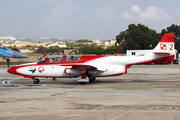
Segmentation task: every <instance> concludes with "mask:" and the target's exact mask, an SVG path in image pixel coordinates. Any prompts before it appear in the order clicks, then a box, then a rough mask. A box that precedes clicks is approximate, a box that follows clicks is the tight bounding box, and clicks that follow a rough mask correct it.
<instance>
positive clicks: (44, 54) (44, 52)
mask: <svg viewBox="0 0 180 120" xmlns="http://www.w3.org/2000/svg"><path fill="white" fill-rule="evenodd" d="M36 53H41V54H43V58H44V57H45V56H46V55H47V54H48V53H49V51H48V49H47V48H45V47H42V46H40V47H39V48H38V49H37V50H36Z"/></svg>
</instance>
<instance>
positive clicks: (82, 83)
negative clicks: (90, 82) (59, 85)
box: [79, 82, 87, 85]
mask: <svg viewBox="0 0 180 120" xmlns="http://www.w3.org/2000/svg"><path fill="white" fill-rule="evenodd" d="M79 84H81V85H85V84H87V82H79Z"/></svg>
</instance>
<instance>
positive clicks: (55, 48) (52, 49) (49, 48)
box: [48, 46, 60, 54]
mask: <svg viewBox="0 0 180 120" xmlns="http://www.w3.org/2000/svg"><path fill="white" fill-rule="evenodd" d="M58 49H60V47H59V46H50V47H48V51H49V52H50V54H53V53H56V52H57V50H58Z"/></svg>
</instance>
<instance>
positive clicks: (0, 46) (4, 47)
mask: <svg viewBox="0 0 180 120" xmlns="http://www.w3.org/2000/svg"><path fill="white" fill-rule="evenodd" d="M0 48H1V49H9V48H7V47H6V46H3V45H1V44H0Z"/></svg>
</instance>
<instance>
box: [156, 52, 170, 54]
mask: <svg viewBox="0 0 180 120" xmlns="http://www.w3.org/2000/svg"><path fill="white" fill-rule="evenodd" d="M153 53H154V54H169V53H168V52H153Z"/></svg>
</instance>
